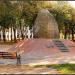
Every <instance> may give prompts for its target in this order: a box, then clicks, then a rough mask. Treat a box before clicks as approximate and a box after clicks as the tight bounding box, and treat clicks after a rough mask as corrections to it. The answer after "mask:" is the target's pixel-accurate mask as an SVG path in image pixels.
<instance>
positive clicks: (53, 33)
mask: <svg viewBox="0 0 75 75" xmlns="http://www.w3.org/2000/svg"><path fill="white" fill-rule="evenodd" d="M33 35H34V38H50V39H58V38H59V30H58V25H57V22H56V21H55V18H54V17H53V15H52V14H51V13H50V12H49V11H48V10H47V9H42V10H41V11H39V13H38V15H37V17H36V20H35V23H34V26H33Z"/></svg>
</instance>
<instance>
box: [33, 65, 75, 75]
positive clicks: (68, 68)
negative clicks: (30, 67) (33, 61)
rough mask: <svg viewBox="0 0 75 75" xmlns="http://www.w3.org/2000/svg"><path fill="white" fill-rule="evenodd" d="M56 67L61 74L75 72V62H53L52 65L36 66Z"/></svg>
mask: <svg viewBox="0 0 75 75" xmlns="http://www.w3.org/2000/svg"><path fill="white" fill-rule="evenodd" d="M42 66H45V67H47V68H53V69H56V70H57V71H58V72H59V73H60V74H75V64H52V65H36V66H34V67H42Z"/></svg>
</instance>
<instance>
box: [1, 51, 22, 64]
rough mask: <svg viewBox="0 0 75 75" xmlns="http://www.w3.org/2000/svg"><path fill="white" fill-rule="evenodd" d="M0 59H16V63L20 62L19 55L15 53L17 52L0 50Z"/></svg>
mask: <svg viewBox="0 0 75 75" xmlns="http://www.w3.org/2000/svg"><path fill="white" fill-rule="evenodd" d="M0 59H17V64H21V61H20V55H17V52H0Z"/></svg>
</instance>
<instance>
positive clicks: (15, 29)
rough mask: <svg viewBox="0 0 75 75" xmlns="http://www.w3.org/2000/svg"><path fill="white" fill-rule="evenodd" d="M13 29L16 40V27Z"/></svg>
mask: <svg viewBox="0 0 75 75" xmlns="http://www.w3.org/2000/svg"><path fill="white" fill-rule="evenodd" d="M13 31H14V42H17V40H16V29H15V28H13Z"/></svg>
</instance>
